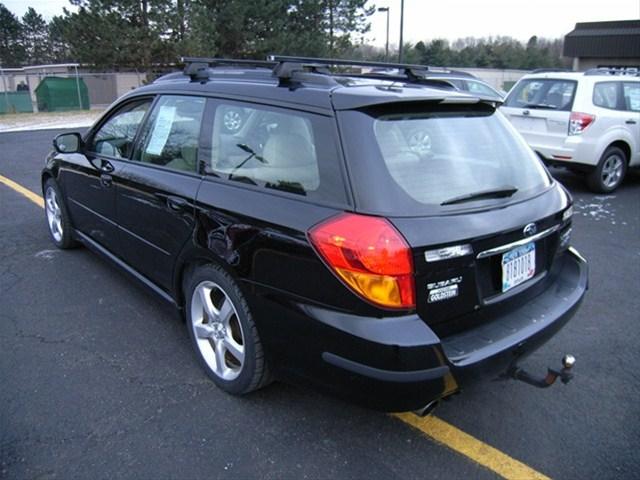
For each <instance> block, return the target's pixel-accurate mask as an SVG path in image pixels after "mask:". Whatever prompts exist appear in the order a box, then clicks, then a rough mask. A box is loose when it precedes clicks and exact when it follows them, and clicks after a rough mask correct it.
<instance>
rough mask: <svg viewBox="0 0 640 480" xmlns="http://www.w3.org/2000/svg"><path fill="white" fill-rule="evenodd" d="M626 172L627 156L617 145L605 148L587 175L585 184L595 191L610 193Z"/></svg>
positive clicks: (618, 184) (617, 185)
mask: <svg viewBox="0 0 640 480" xmlns="http://www.w3.org/2000/svg"><path fill="white" fill-rule="evenodd" d="M626 173H627V156H626V155H625V153H624V152H623V151H622V150H621V149H620V148H618V147H609V148H607V149H606V150H605V151H604V153H603V154H602V157H601V158H600V161H599V162H598V165H597V166H596V168H595V170H593V171H592V172H591V173H589V174H588V175H587V185H588V186H589V188H590V189H591V190H593V191H594V192H597V193H610V192H613V191H614V190H615V189H616V188H618V187H619V186H620V184H621V183H622V180H623V179H624V176H625V174H626Z"/></svg>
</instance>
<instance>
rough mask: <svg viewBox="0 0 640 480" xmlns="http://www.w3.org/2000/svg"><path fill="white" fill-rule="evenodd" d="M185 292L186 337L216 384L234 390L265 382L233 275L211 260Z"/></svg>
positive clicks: (256, 339) (266, 376)
mask: <svg viewBox="0 0 640 480" xmlns="http://www.w3.org/2000/svg"><path fill="white" fill-rule="evenodd" d="M185 293H186V296H185V298H186V299H187V301H188V303H187V305H186V306H185V307H186V314H187V315H186V316H187V328H188V330H189V337H190V338H191V342H192V344H193V346H194V349H195V351H196V354H197V356H198V360H199V361H200V364H201V365H202V366H203V368H204V369H205V371H206V372H207V374H208V375H209V377H211V379H212V380H213V381H214V382H215V384H216V385H217V386H218V387H220V388H221V389H223V390H225V391H226V392H228V393H231V394H234V395H242V394H246V393H249V392H252V391H253V390H257V389H259V388H261V387H263V386H265V385H266V384H268V383H269V381H270V375H269V371H268V368H267V364H266V360H265V358H264V352H263V350H262V344H261V343H260V337H259V336H258V330H257V329H256V326H255V324H254V322H253V317H252V315H251V312H250V310H249V306H248V305H247V302H246V300H245V299H244V296H243V295H242V292H240V289H239V288H238V286H237V285H236V282H235V281H234V280H233V279H232V278H231V276H230V275H229V274H228V273H226V272H225V271H224V270H223V269H221V268H219V267H217V266H214V265H207V266H204V267H200V268H198V269H197V270H196V271H195V272H194V273H193V275H191V277H190V278H189V281H188V284H187V288H186V292H185Z"/></svg>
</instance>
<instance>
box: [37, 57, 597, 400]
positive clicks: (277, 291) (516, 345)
mask: <svg viewBox="0 0 640 480" xmlns="http://www.w3.org/2000/svg"><path fill="white" fill-rule="evenodd" d="M247 62H248V61H234V60H221V59H207V60H205V61H203V60H197V61H196V60H193V61H191V62H190V63H189V64H188V65H187V68H186V69H185V74H182V73H174V74H170V75H168V76H166V77H164V78H162V79H160V81H157V82H155V83H153V84H151V85H148V86H145V87H142V88H139V89H137V90H135V91H132V92H130V93H128V94H127V95H125V96H124V97H122V98H121V99H120V100H118V101H117V102H116V103H115V104H114V105H113V106H112V107H111V108H110V109H109V110H108V111H107V112H106V113H105V114H104V115H103V116H102V118H101V119H99V120H98V121H97V122H96V124H95V125H93V127H91V128H90V130H89V131H88V132H87V133H86V134H85V135H80V134H78V133H65V134H62V135H59V136H58V137H56V139H55V141H54V146H55V150H54V151H53V152H52V153H51V154H50V155H49V156H48V158H47V160H46V165H45V167H44V170H43V172H42V188H43V193H44V197H45V203H46V218H47V221H48V226H49V231H50V233H51V238H52V240H53V243H54V244H55V245H57V246H58V247H60V248H70V247H72V246H74V245H76V244H77V243H81V244H83V245H85V246H87V247H88V248H90V249H92V250H94V251H95V252H97V253H99V254H100V255H102V256H104V257H106V258H107V259H109V260H111V261H112V262H113V263H114V264H115V265H117V266H118V267H119V268H120V269H122V270H124V271H126V272H128V273H129V274H131V275H132V276H133V277H134V278H136V279H138V280H139V281H140V282H141V283H142V284H144V285H146V286H147V287H149V288H150V289H151V290H152V291H154V292H155V293H157V294H158V295H159V297H161V298H162V299H164V300H166V301H167V302H169V303H171V304H173V305H174V306H175V307H176V308H178V309H181V310H182V311H183V313H184V316H185V317H186V325H187V329H188V332H189V336H190V339H191V342H192V344H193V347H194V351H195V353H196V355H197V358H198V360H199V362H200V363H201V365H202V367H203V368H204V370H205V371H206V373H207V374H208V375H209V376H210V377H211V379H212V380H213V381H214V382H215V383H216V384H217V385H218V386H219V387H220V388H221V389H223V390H225V391H227V392H229V393H232V394H245V393H248V392H251V391H253V390H255V389H257V388H260V387H262V386H264V385H266V384H268V383H269V382H270V381H271V379H272V378H278V379H282V380H286V381H293V382H300V383H304V384H312V385H315V386H316V387H318V388H321V389H323V390H325V391H328V392H331V393H334V394H337V395H340V396H343V397H346V398H349V399H351V400H353V401H356V402H359V403H362V404H364V405H367V406H370V407H373V408H378V409H383V410H393V411H406V410H420V411H422V412H426V411H428V409H429V408H430V407H431V406H432V405H434V402H437V401H438V400H439V399H441V398H444V397H448V396H450V395H452V394H453V393H456V392H458V391H459V390H460V389H461V388H463V386H464V385H466V384H468V383H469V382H471V381H473V380H477V379H481V378H487V376H488V375H490V376H491V377H493V376H495V375H497V374H501V373H504V372H506V371H509V372H511V374H512V375H513V376H514V377H518V378H520V379H525V377H524V376H523V374H522V372H523V371H522V370H521V369H519V368H515V367H516V364H517V362H518V361H519V360H520V359H522V358H523V357H524V356H525V355H526V354H528V353H529V352H531V351H532V350H534V349H535V348H537V347H538V346H540V345H541V344H542V343H544V342H545V341H546V340H547V339H548V338H550V337H551V336H552V335H554V334H555V333H556V332H557V331H558V330H559V329H560V328H561V327H562V326H563V325H564V324H565V323H566V322H567V321H568V320H569V319H570V317H571V316H572V315H573V314H574V313H575V312H576V310H577V308H578V305H579V304H580V302H581V300H582V298H583V295H584V294H585V290H586V288H587V267H586V262H585V260H584V259H583V258H582V257H581V256H580V255H579V254H578V253H577V251H576V250H575V249H573V248H572V247H571V246H570V236H571V215H572V206H571V202H572V201H571V197H570V195H569V194H568V193H567V191H566V190H565V189H564V188H563V187H562V186H561V185H560V184H559V183H558V182H556V181H554V180H553V178H551V177H550V176H549V175H548V173H547V171H546V170H545V169H544V167H543V165H542V164H541V163H540V161H539V160H538V158H536V156H535V155H534V153H533V152H532V151H531V149H529V148H528V146H527V145H526V143H525V142H524V141H523V140H522V139H521V138H520V137H519V136H518V135H515V134H514V132H513V130H512V129H511V127H510V126H509V124H508V122H507V121H506V120H505V119H504V117H503V116H502V115H501V114H499V113H497V112H496V109H495V108H496V105H495V102H493V101H491V100H481V99H479V98H478V97H475V96H470V95H468V94H464V93H461V92H457V91H455V90H453V89H452V88H451V87H446V86H445V87H442V88H439V87H437V86H427V85H424V84H422V83H420V82H419V81H415V75H419V74H420V73H421V72H420V71H419V70H416V69H415V67H413V66H407V70H411V72H409V73H408V74H407V75H405V76H404V77H403V78H404V79H403V81H402V82H399V81H398V80H389V79H378V78H372V77H371V76H369V75H367V74H360V75H356V74H352V75H351V76H350V75H347V74H344V73H341V74H335V73H332V72H331V71H330V70H329V69H328V68H327V69H325V68H319V67H318V64H319V63H320V64H321V62H324V63H325V64H327V66H329V65H332V64H334V63H335V62H336V61H329V60H326V61H325V60H322V59H304V58H289V57H281V58H275V59H274V61H273V62H249V64H248V65H247ZM342 62H346V61H342ZM354 63H357V62H354ZM422 73H424V72H422ZM230 108H233V109H240V110H241V111H242V112H243V119H244V120H243V122H242V123H241V125H240V126H239V128H232V129H230V128H228V126H227V123H226V121H225V116H226V113H227V112H228V111H229V109H230ZM412 138H413V139H414V141H412V140H411V139H412ZM415 138H419V139H421V141H418V142H416V141H415ZM123 334H126V333H123ZM565 363H566V365H565V367H567V368H568V367H570V366H571V365H570V364H571V362H570V361H567V362H565ZM158 368H163V367H162V365H158ZM558 374H561V375H562V378H563V380H567V381H568V378H569V375H568V371H567V370H566V369H565V370H563V371H562V372H558ZM526 378H527V379H528V380H530V378H529V377H526ZM525 380H526V379H525ZM528 380H526V381H528ZM543 382H547V383H548V380H544V381H543ZM530 383H531V382H530ZM545 385H546V383H545Z"/></svg>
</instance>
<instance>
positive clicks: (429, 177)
mask: <svg viewBox="0 0 640 480" xmlns="http://www.w3.org/2000/svg"><path fill="white" fill-rule="evenodd" d="M439 108H440V109H442V108H443V107H442V106H441V107H439ZM467 108H468V107H467ZM475 109H476V110H466V111H465V110H464V108H462V107H452V108H450V109H448V110H446V111H441V110H439V111H424V109H422V110H420V109H418V110H417V111H407V108H403V109H401V110H402V111H396V112H388V111H387V112H356V111H349V112H343V113H342V124H343V130H345V135H346V136H347V138H348V140H347V142H346V145H347V152H348V157H349V166H350V169H351V172H352V180H353V183H354V190H355V192H356V196H357V198H358V200H359V204H360V205H362V206H364V207H365V209H370V210H371V211H372V213H380V214H392V215H401V216H405V215H406V216H413V215H424V214H430V213H439V212H442V211H448V210H451V209H468V208H481V207H492V206H495V205H502V204H505V203H508V202H512V201H514V200H517V199H522V198H525V197H526V196H527V195H531V194H534V193H536V192H540V191H542V190H544V189H545V188H546V187H548V186H549V185H550V180H549V177H548V175H547V173H546V170H545V168H544V167H543V166H542V164H541V162H540V160H539V159H538V157H537V156H536V155H535V154H534V153H533V152H532V150H531V149H530V148H529V147H528V146H527V145H526V143H525V142H524V140H522V138H521V137H520V136H519V134H518V133H517V132H515V131H514V130H513V128H512V127H511V125H510V124H509V122H508V121H507V120H505V118H504V117H503V116H502V114H500V113H499V112H494V110H493V109H492V108H490V107H486V109H483V110H480V111H478V107H475ZM368 138H371V139H372V140H373V141H368ZM491 192H493V193H491ZM464 197H470V198H464ZM471 197H472V198H471Z"/></svg>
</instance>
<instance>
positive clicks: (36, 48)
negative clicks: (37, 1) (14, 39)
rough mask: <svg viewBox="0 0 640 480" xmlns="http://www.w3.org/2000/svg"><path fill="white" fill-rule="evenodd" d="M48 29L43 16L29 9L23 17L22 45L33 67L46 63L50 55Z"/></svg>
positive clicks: (31, 8)
mask: <svg viewBox="0 0 640 480" xmlns="http://www.w3.org/2000/svg"><path fill="white" fill-rule="evenodd" d="M48 33H49V32H48V29H47V22H45V20H44V18H43V17H42V15H40V14H39V13H37V12H36V11H35V10H34V9H33V7H29V8H28V9H27V12H26V13H25V14H24V16H23V17H22V29H21V43H22V47H23V48H24V52H25V56H26V60H27V62H28V63H30V64H31V65H39V64H43V63H46V62H47V61H48V59H49V55H48V53H49V52H48V50H49V48H48Z"/></svg>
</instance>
